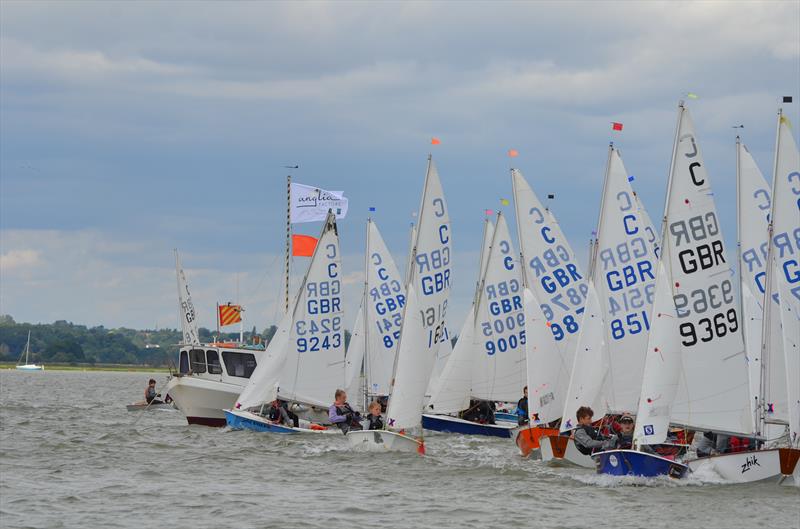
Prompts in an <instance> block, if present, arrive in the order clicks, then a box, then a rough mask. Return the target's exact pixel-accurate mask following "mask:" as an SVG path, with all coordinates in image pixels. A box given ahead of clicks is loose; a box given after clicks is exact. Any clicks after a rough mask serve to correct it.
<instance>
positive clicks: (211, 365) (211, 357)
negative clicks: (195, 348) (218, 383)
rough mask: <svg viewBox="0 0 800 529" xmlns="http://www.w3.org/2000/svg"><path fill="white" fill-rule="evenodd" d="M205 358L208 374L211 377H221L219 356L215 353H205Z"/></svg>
mask: <svg viewBox="0 0 800 529" xmlns="http://www.w3.org/2000/svg"><path fill="white" fill-rule="evenodd" d="M206 358H207V359H208V372H209V373H211V374H212V375H221V374H222V366H221V365H219V354H217V352H216V351H206Z"/></svg>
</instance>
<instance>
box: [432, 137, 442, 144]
mask: <svg viewBox="0 0 800 529" xmlns="http://www.w3.org/2000/svg"><path fill="white" fill-rule="evenodd" d="M440 143H442V140H440V139H439V138H431V145H439V144H440Z"/></svg>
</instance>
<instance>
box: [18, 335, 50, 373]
mask: <svg viewBox="0 0 800 529" xmlns="http://www.w3.org/2000/svg"><path fill="white" fill-rule="evenodd" d="M24 354H25V363H24V364H20V363H19V362H18V363H17V366H16V367H17V369H18V370H20V371H44V366H43V365H41V364H37V363H36V362H34V363H33V364H31V361H30V355H31V331H28V341H27V342H25V352H24ZM19 359H20V360H22V355H19Z"/></svg>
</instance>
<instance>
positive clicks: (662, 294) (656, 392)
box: [634, 247, 682, 444]
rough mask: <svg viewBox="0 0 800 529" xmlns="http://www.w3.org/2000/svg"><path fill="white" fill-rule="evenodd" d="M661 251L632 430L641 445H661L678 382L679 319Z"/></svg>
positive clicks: (665, 253) (666, 250) (666, 261)
mask: <svg viewBox="0 0 800 529" xmlns="http://www.w3.org/2000/svg"><path fill="white" fill-rule="evenodd" d="M662 251H663V253H662V255H661V260H660V261H659V263H658V274H657V277H656V294H655V299H654V301H653V312H652V313H651V320H652V322H651V327H650V334H649V336H648V340H647V353H646V357H645V363H644V373H643V375H642V388H641V389H642V394H641V397H640V400H639V407H638V411H637V412H636V429H635V430H634V439H636V440H637V442H638V443H641V444H658V443H663V442H664V439H666V438H667V432H668V431H669V423H670V418H671V413H672V403H673V401H674V400H675V395H676V393H677V392H678V385H679V383H680V382H682V381H681V380H680V378H681V343H680V339H679V338H680V337H679V335H678V321H679V318H678V314H677V311H676V310H675V302H674V301H673V300H672V289H671V284H670V277H669V272H668V267H669V260H670V257H669V255H668V254H669V251H670V250H669V247H664V248H662Z"/></svg>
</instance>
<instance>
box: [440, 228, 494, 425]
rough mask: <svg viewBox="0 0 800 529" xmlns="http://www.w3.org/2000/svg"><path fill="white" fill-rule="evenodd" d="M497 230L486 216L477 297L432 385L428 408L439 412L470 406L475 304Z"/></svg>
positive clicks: (455, 410)
mask: <svg viewBox="0 0 800 529" xmlns="http://www.w3.org/2000/svg"><path fill="white" fill-rule="evenodd" d="M494 232H495V227H494V224H492V221H491V220H490V219H486V220H485V221H484V225H483V242H482V244H481V253H480V261H479V269H478V281H477V282H476V284H475V296H474V298H473V302H472V305H471V306H470V309H469V312H468V313H467V317H466V318H465V320H464V324H463V325H462V326H461V332H460V333H459V335H458V340H457V341H456V345H455V347H454V348H453V352H452V353H451V354H450V356H449V358H448V359H447V362H446V363H445V365H444V367H443V369H442V372H441V373H440V374H439V377H438V379H437V380H436V381H435V384H434V383H432V384H431V386H432V391H431V399H430V402H429V403H428V408H430V410H431V411H433V412H435V413H439V414H445V413H456V412H459V411H461V410H464V409H466V408H467V407H468V406H469V396H470V388H471V385H472V354H473V349H474V348H475V346H474V340H475V334H474V333H475V304H476V302H477V298H478V296H479V295H480V289H481V284H482V282H483V276H484V271H485V270H486V263H487V261H488V259H489V249H490V247H491V244H492V237H493V236H494Z"/></svg>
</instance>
